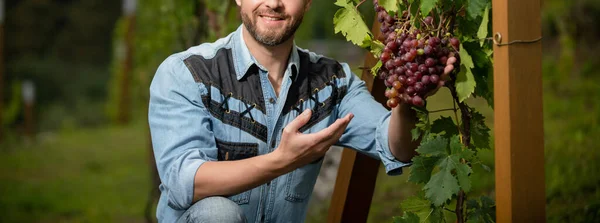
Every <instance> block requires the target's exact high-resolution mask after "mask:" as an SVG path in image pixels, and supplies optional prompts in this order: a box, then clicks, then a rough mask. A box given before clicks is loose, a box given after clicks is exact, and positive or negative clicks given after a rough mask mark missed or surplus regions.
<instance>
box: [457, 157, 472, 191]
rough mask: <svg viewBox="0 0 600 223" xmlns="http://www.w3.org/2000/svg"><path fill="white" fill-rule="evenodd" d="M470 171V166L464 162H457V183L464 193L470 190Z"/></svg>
mask: <svg viewBox="0 0 600 223" xmlns="http://www.w3.org/2000/svg"><path fill="white" fill-rule="evenodd" d="M470 173H471V167H469V165H467V164H464V163H459V164H458V166H457V167H456V177H457V178H458V184H459V185H460V188H462V189H463V190H464V191H465V193H468V192H469V191H471V178H469V174H470Z"/></svg>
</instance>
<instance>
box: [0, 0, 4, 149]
mask: <svg viewBox="0 0 600 223" xmlns="http://www.w3.org/2000/svg"><path fill="white" fill-rule="evenodd" d="M2 111H4V0H0V142H2V138H3V137H4V127H3V126H4V122H3V120H2V117H3V113H2Z"/></svg>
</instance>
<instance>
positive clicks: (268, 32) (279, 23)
mask: <svg viewBox="0 0 600 223" xmlns="http://www.w3.org/2000/svg"><path fill="white" fill-rule="evenodd" d="M308 3H309V1H306V0H238V4H239V5H240V6H241V10H240V13H241V16H242V22H243V23H244V26H245V27H246V29H247V30H248V32H249V33H250V35H252V37H254V39H256V40H257V41H258V42H259V43H261V44H263V45H265V46H277V45H279V44H282V43H284V42H286V41H288V40H289V39H291V38H292V37H293V36H294V33H295V32H296V30H297V29H298V27H299V26H300V24H301V23H302V18H303V17H304V13H305V11H306V9H307V7H308Z"/></svg>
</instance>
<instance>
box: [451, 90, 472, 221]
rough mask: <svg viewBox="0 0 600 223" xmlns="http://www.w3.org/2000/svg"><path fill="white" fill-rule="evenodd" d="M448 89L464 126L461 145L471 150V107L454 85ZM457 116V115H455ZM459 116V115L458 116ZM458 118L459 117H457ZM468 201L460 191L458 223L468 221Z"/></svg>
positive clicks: (457, 213) (457, 211)
mask: <svg viewBox="0 0 600 223" xmlns="http://www.w3.org/2000/svg"><path fill="white" fill-rule="evenodd" d="M448 88H450V93H451V94H452V98H453V99H454V105H455V106H457V105H458V108H459V109H460V113H461V120H462V126H459V130H460V131H459V134H460V135H461V137H460V138H461V143H462V144H463V145H464V146H465V148H467V149H468V148H469V146H470V144H471V111H470V110H469V107H468V106H467V105H466V104H465V103H463V102H460V100H459V99H458V94H457V93H456V88H455V86H454V83H449V84H448ZM455 115H457V114H456V113H455ZM457 116H458V115H457ZM457 118H458V117H457ZM461 127H462V128H461ZM460 162H461V163H466V161H465V160H464V159H461V161H460ZM466 200H467V195H466V193H465V192H464V191H463V190H460V191H459V192H458V197H457V201H456V210H455V213H456V219H457V222H458V223H464V222H465V221H466V215H465V213H464V212H465V208H464V206H465V201H466Z"/></svg>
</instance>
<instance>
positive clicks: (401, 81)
mask: <svg viewBox="0 0 600 223" xmlns="http://www.w3.org/2000/svg"><path fill="white" fill-rule="evenodd" d="M398 81H400V83H401V84H406V76H404V75H400V76H398Z"/></svg>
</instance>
